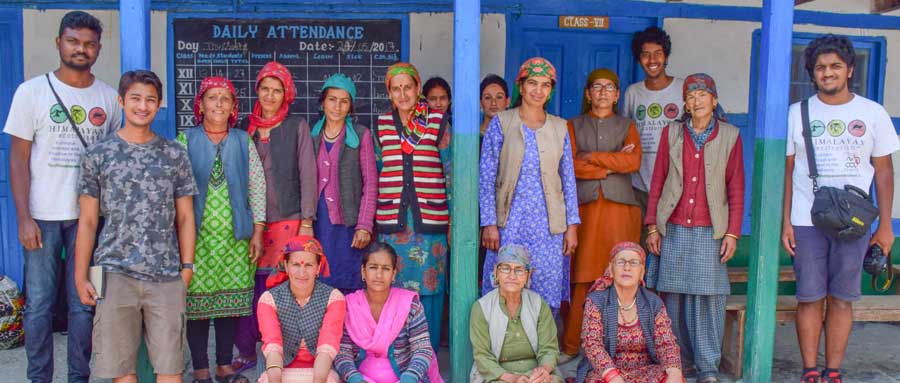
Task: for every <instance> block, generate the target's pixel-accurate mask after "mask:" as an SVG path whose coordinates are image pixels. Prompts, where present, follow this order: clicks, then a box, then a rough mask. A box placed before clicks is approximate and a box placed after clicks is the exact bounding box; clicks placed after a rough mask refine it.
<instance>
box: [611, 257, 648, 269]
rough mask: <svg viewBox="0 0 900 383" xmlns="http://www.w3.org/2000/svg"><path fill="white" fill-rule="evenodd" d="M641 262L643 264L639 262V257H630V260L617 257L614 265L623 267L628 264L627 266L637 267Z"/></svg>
mask: <svg viewBox="0 0 900 383" xmlns="http://www.w3.org/2000/svg"><path fill="white" fill-rule="evenodd" d="M642 264H643V262H641V260H640V259H632V260H630V261H626V260H624V259H617V260H616V262H615V265H616V266H618V267H622V268H624V267H625V265H628V266H631V267H638V266H640V265H642Z"/></svg>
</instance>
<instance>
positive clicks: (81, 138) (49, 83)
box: [44, 73, 88, 149]
mask: <svg viewBox="0 0 900 383" xmlns="http://www.w3.org/2000/svg"><path fill="white" fill-rule="evenodd" d="M44 77H46V78H47V85H50V91H51V92H53V97H56V103H57V104H59V106H61V107H62V110H63V112H65V113H66V119H67V120H69V123H70V124H72V130H74V131H75V134H76V135H78V140H79V141H81V144H82V145H84V148H85V149H87V147H88V143H87V141H86V140H85V139H84V136H83V135H81V130H80V129H78V125H76V124H75V120H74V119H72V115H71V114H69V108H68V107H66V104H63V102H62V99H61V98H59V94H57V93H56V89H53V83H52V82H51V81H50V73H46V74H44Z"/></svg>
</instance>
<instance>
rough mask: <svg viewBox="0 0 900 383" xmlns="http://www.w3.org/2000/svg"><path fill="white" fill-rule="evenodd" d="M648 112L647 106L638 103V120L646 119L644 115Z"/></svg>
mask: <svg viewBox="0 0 900 383" xmlns="http://www.w3.org/2000/svg"><path fill="white" fill-rule="evenodd" d="M646 114H647V108H646V107H645V106H643V105H638V107H637V110H636V111H635V113H634V116H635V117H637V119H638V121H644V116H646Z"/></svg>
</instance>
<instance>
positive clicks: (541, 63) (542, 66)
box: [510, 57, 556, 106]
mask: <svg viewBox="0 0 900 383" xmlns="http://www.w3.org/2000/svg"><path fill="white" fill-rule="evenodd" d="M529 77H547V78H549V79H551V80H553V82H554V83H556V68H555V67H554V66H553V64H551V63H550V61H548V60H547V59H545V58H543V57H532V58H530V59H528V60H525V62H524V63H522V66H520V67H519V74H518V75H516V81H515V82H514V84H513V90H512V98H511V100H510V101H511V102H512V104H513V105H515V104H516V101H517V100H518V99H519V97H521V96H522V92H521V90H520V89H519V82H521V81H522V80H523V79H526V78H529ZM554 91H555V89H554V90H553V91H551V92H550V95H549V96H547V101H550V99H552V98H553V92H554ZM547 104H548V102H545V103H544V105H545V106H546V105H547Z"/></svg>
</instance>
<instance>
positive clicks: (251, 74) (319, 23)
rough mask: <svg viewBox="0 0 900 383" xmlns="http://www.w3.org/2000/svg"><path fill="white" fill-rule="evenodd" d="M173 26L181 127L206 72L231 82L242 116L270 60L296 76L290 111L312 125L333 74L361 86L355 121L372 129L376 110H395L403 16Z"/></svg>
mask: <svg viewBox="0 0 900 383" xmlns="http://www.w3.org/2000/svg"><path fill="white" fill-rule="evenodd" d="M172 30H173V32H174V33H173V36H174V48H175V52H174V57H175V62H174V64H175V65H174V71H175V73H174V74H175V76H174V77H175V85H174V89H175V98H176V102H175V105H176V108H177V109H176V112H175V113H176V115H177V118H176V122H177V124H178V125H177V128H178V129H179V130H182V129H186V128H189V127H192V126H194V125H195V121H194V115H193V103H194V95H195V92H196V90H197V89H198V88H199V85H200V81H202V80H203V78H204V77H207V76H223V77H227V78H228V79H229V80H231V81H232V82H233V83H234V86H235V88H236V90H237V92H238V108H239V113H240V116H241V118H243V117H244V116H246V115H247V114H248V113H250V112H251V110H252V107H253V104H254V102H255V101H256V92H255V89H254V88H255V85H256V75H257V73H259V70H260V69H261V68H262V66H263V65H265V64H266V63H267V62H269V61H272V60H277V61H278V62H280V63H282V64H284V65H285V66H286V67H287V68H288V69H289V70H290V71H291V74H292V76H293V78H294V83H295V85H296V87H297V98H296V100H294V103H293V104H291V112H290V113H291V115H299V116H302V117H304V118H306V119H307V121H309V122H310V124H312V123H315V121H316V120H318V118H319V105H318V103H319V88H321V86H322V83H323V82H324V80H325V79H326V78H328V76H330V75H332V74H334V73H343V74H345V75H347V76H349V77H350V78H351V79H353V81H354V83H355V84H356V88H357V97H356V100H355V102H354V104H353V108H354V115H355V117H356V119H357V121H359V122H361V123H363V124H365V125H367V126H369V127H373V126H374V125H375V122H376V121H377V118H378V114H380V113H383V112H386V111H388V110H390V101H389V100H388V99H387V92H386V91H385V89H384V77H385V76H384V75H385V71H386V70H387V67H388V66H390V65H391V64H393V63H395V62H397V61H400V58H401V57H402V55H401V52H400V47H401V44H400V41H401V37H402V36H401V21H400V20H310V19H207V18H177V19H175V20H174V21H173V25H172Z"/></svg>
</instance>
